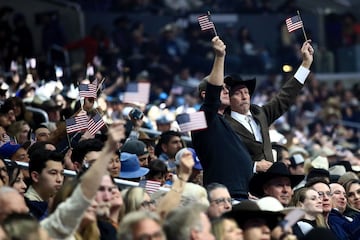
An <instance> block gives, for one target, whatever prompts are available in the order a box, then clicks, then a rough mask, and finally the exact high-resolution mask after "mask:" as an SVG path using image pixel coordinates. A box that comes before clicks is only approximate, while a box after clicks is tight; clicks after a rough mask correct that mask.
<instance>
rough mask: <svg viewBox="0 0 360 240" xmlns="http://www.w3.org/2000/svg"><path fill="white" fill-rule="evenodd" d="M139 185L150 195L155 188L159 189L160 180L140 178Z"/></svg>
mask: <svg viewBox="0 0 360 240" xmlns="http://www.w3.org/2000/svg"><path fill="white" fill-rule="evenodd" d="M139 186H140V187H142V188H145V190H146V192H147V193H148V194H149V195H151V194H153V193H154V192H156V191H157V190H159V188H160V186H161V182H158V181H154V180H142V181H140V183H139Z"/></svg>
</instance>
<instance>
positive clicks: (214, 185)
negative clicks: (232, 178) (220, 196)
mask: <svg viewBox="0 0 360 240" xmlns="http://www.w3.org/2000/svg"><path fill="white" fill-rule="evenodd" d="M218 188H224V189H226V190H227V189H228V188H227V187H226V186H225V185H224V184H221V183H217V182H214V183H210V184H209V185H207V186H206V191H207V196H208V200H209V202H211V200H212V199H211V192H212V191H214V190H216V189H218Z"/></svg>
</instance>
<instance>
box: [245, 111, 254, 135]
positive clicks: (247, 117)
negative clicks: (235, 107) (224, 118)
mask: <svg viewBox="0 0 360 240" xmlns="http://www.w3.org/2000/svg"><path fill="white" fill-rule="evenodd" d="M246 119H247V122H248V123H249V126H250V129H251V133H252V134H253V135H254V136H255V131H254V128H253V125H252V121H251V115H247V116H246Z"/></svg>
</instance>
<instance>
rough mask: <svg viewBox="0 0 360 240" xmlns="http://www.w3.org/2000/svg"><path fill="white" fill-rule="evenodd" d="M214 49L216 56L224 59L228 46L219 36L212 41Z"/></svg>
mask: <svg viewBox="0 0 360 240" xmlns="http://www.w3.org/2000/svg"><path fill="white" fill-rule="evenodd" d="M211 42H212V45H213V49H214V51H215V54H216V56H218V57H223V56H225V53H226V52H225V49H226V45H225V44H224V42H223V41H222V40H221V39H220V38H219V36H216V37H214V38H213V39H212V40H211Z"/></svg>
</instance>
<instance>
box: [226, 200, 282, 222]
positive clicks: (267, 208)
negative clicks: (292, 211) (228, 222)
mask: <svg viewBox="0 0 360 240" xmlns="http://www.w3.org/2000/svg"><path fill="white" fill-rule="evenodd" d="M286 212H287V210H285V209H284V208H283V206H282V205H281V203H280V202H279V201H278V200H277V199H275V198H273V197H264V198H261V199H259V200H257V201H253V200H244V201H241V202H240V203H238V204H236V205H234V206H233V208H232V210H231V211H230V212H227V213H224V215H223V217H225V218H231V219H234V220H235V221H236V222H237V224H238V225H239V227H240V228H243V226H244V224H245V223H246V221H247V220H250V219H254V218H261V219H264V220H265V221H266V225H267V226H268V227H269V228H270V229H273V228H274V227H275V226H276V225H277V224H278V223H279V222H280V221H281V220H282V219H283V218H284V216H285V214H286Z"/></svg>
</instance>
